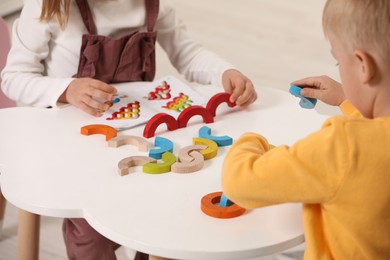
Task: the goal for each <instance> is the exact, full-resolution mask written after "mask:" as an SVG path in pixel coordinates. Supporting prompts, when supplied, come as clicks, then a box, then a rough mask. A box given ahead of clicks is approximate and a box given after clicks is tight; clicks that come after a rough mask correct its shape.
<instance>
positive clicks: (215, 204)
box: [200, 192, 245, 218]
mask: <svg viewBox="0 0 390 260" xmlns="http://www.w3.org/2000/svg"><path fill="white" fill-rule="evenodd" d="M221 196H222V192H213V193H210V194H207V195H205V196H203V198H202V200H201V206H200V208H201V210H202V211H203V213H205V214H206V215H208V216H210V217H214V218H235V217H238V216H241V215H242V214H244V212H245V209H244V208H241V207H240V206H238V205H237V204H234V203H233V204H232V205H230V206H227V207H220V206H219V202H220V200H221Z"/></svg>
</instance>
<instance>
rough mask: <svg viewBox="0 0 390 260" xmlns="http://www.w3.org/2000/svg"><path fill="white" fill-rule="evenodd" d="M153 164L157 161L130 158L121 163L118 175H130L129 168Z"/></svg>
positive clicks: (136, 157)
mask: <svg viewBox="0 0 390 260" xmlns="http://www.w3.org/2000/svg"><path fill="white" fill-rule="evenodd" d="M152 162H156V160H155V159H153V158H150V157H147V156H130V157H127V158H124V159H122V160H120V161H119V163H118V173H119V175H120V176H124V175H127V174H129V168H131V167H133V166H142V165H144V164H145V163H152Z"/></svg>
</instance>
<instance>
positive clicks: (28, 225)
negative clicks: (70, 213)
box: [0, 16, 40, 260]
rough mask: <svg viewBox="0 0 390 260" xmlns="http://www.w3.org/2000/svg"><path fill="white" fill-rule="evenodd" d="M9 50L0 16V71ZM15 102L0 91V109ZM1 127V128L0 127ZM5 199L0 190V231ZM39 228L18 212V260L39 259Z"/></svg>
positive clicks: (36, 222)
mask: <svg viewBox="0 0 390 260" xmlns="http://www.w3.org/2000/svg"><path fill="white" fill-rule="evenodd" d="M10 48H11V39H10V33H9V31H8V26H7V24H6V22H5V21H4V20H3V18H2V17H1V16H0V71H2V70H3V68H4V66H5V64H6V61H7V56H8V52H9V50H10ZM0 84H1V78H0ZM15 106H16V102H15V101H12V100H10V99H9V98H7V97H6V96H5V95H4V93H3V92H2V91H1V89H0V109H2V108H8V107H15ZM0 127H1V126H0ZM5 206H6V199H5V198H4V196H3V194H2V193H1V190H0V229H1V224H2V222H3V219H4V213H5ZM39 227H40V216H39V215H36V214H33V213H30V212H27V211H24V210H21V209H20V210H19V228H18V255H17V259H18V260H24V259H28V260H38V258H39Z"/></svg>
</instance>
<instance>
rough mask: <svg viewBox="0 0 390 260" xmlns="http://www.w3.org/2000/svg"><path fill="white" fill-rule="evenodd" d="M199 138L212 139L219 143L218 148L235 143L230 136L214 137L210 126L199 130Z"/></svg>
mask: <svg viewBox="0 0 390 260" xmlns="http://www.w3.org/2000/svg"><path fill="white" fill-rule="evenodd" d="M198 133H199V137H201V138H206V139H210V140H212V141H214V142H216V143H217V145H218V146H228V145H231V144H232V143H233V139H232V138H231V137H230V136H227V135H224V136H212V135H211V129H210V127H208V126H202V127H201V128H200V129H199V132H198Z"/></svg>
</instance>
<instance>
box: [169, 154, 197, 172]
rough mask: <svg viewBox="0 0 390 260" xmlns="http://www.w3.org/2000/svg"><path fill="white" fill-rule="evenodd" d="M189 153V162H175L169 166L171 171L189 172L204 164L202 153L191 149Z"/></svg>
mask: <svg viewBox="0 0 390 260" xmlns="http://www.w3.org/2000/svg"><path fill="white" fill-rule="evenodd" d="M189 155H190V156H191V157H192V158H193V160H192V161H191V162H175V163H174V164H173V165H172V167H171V171H172V172H176V173H191V172H196V171H199V170H200V169H202V168H203V165H204V158H203V155H202V154H201V153H199V152H197V151H192V152H190V154H189Z"/></svg>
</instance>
